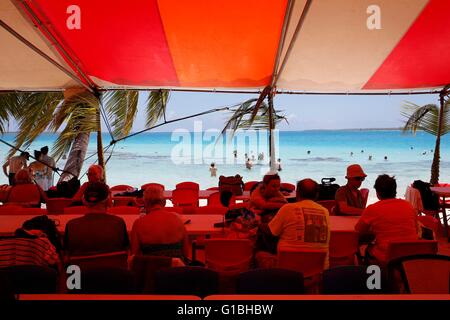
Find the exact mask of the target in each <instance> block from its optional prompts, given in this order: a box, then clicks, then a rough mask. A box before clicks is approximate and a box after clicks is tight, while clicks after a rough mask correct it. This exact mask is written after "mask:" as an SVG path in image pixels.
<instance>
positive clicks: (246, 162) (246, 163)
mask: <svg viewBox="0 0 450 320" xmlns="http://www.w3.org/2000/svg"><path fill="white" fill-rule="evenodd" d="M245 167H246V168H247V169H248V170H252V167H253V162H252V160H250V158H247V161H245Z"/></svg>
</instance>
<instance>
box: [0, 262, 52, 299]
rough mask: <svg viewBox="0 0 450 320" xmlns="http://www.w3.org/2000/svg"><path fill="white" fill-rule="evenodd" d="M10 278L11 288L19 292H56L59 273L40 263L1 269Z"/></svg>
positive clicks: (16, 292)
mask: <svg viewBox="0 0 450 320" xmlns="http://www.w3.org/2000/svg"><path fill="white" fill-rule="evenodd" d="M0 272H1V273H2V274H3V275H4V276H5V278H7V279H8V280H9V282H10V283H9V285H10V290H12V291H13V292H14V293H15V294H19V293H56V290H57V287H58V285H57V281H58V273H57V271H56V270H55V269H52V268H49V267H45V266H38V265H15V266H9V267H6V268H2V269H0Z"/></svg>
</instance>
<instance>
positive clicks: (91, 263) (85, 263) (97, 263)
mask: <svg viewBox="0 0 450 320" xmlns="http://www.w3.org/2000/svg"><path fill="white" fill-rule="evenodd" d="M71 264H74V265H77V266H79V267H80V268H81V271H83V270H84V269H88V268H105V267H113V268H125V269H126V268H127V267H128V252H127V251H117V252H110V253H101V254H95V255H86V256H68V257H67V258H66V265H71Z"/></svg>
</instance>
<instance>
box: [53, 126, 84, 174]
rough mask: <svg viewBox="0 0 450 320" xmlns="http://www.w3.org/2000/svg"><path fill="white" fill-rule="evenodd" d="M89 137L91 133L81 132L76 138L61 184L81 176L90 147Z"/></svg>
mask: <svg viewBox="0 0 450 320" xmlns="http://www.w3.org/2000/svg"><path fill="white" fill-rule="evenodd" d="M89 136H90V133H89V132H81V133H79V134H78V135H77V136H76V137H75V140H74V142H73V144H72V147H71V149H70V152H69V157H68V158H67V161H66V165H65V166H64V171H65V172H64V173H62V175H61V177H60V178H59V182H62V181H67V180H70V179H71V178H72V177H73V176H76V177H79V176H80V172H81V168H82V167H83V162H84V158H85V156H86V152H87V148H88V146H89ZM68 172H70V173H71V174H70V173H68Z"/></svg>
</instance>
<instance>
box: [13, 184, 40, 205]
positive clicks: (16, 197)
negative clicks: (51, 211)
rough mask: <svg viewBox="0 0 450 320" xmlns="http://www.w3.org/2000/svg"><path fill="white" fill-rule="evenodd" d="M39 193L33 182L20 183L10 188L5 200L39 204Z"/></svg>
mask: <svg viewBox="0 0 450 320" xmlns="http://www.w3.org/2000/svg"><path fill="white" fill-rule="evenodd" d="M40 201H41V194H40V192H39V189H38V187H37V186H36V185H35V184H32V183H28V184H20V185H16V186H14V187H12V188H11V190H10V191H9V195H8V200H7V202H13V203H16V204H20V203H33V204H35V205H36V206H37V205H39V204H40Z"/></svg>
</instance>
